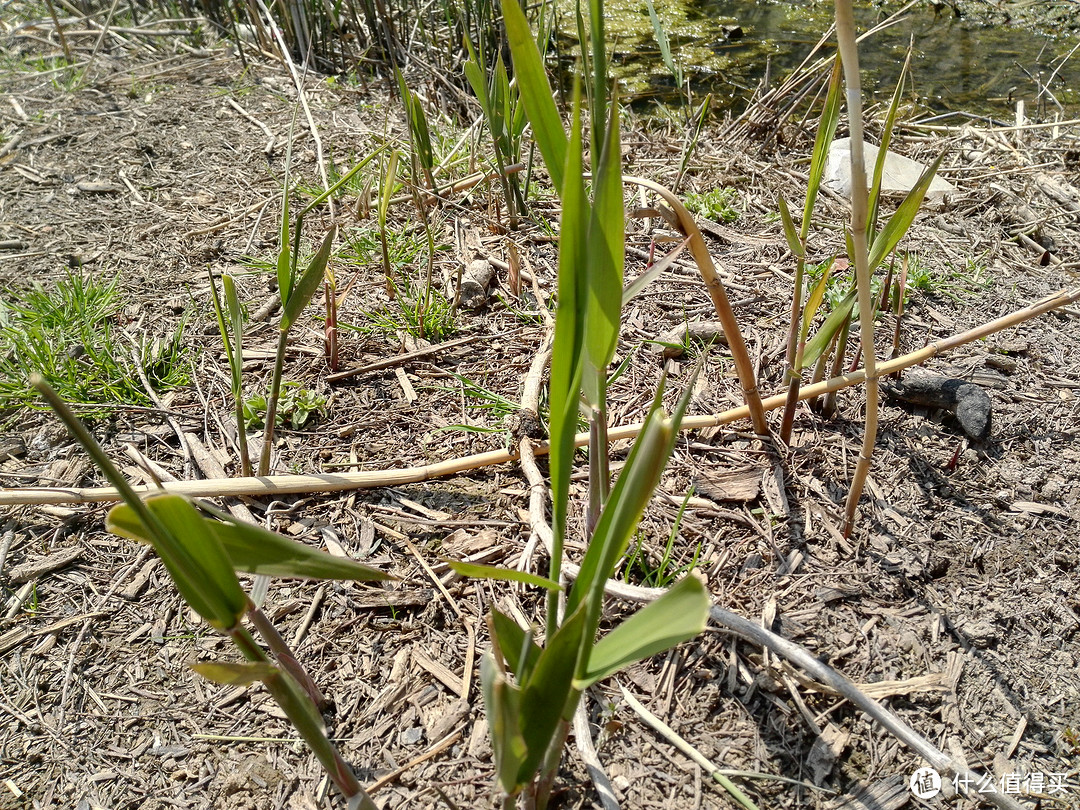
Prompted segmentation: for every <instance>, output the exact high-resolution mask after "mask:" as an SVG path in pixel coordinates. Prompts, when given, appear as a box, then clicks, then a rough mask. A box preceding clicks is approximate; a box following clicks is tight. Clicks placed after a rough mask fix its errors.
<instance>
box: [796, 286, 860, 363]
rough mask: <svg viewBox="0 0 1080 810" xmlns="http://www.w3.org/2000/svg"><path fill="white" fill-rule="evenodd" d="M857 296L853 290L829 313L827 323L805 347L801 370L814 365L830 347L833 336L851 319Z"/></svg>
mask: <svg viewBox="0 0 1080 810" xmlns="http://www.w3.org/2000/svg"><path fill="white" fill-rule="evenodd" d="M856 297H857V296H856V292H855V290H852V291H851V292H849V293H848V294H847V295H846V296H844V299H843V300H842V301H841V302H840V303H839V304H838V305H837V307H836V309H834V310H833V311H832V312H830V313H829V316H828V317H827V318H826V319H825V323H823V324H822V325H821V328H820V329H819V330H818V331H817V334H815V335H814V336H813V337H812V338H811V339H810V341H809V342H808V343H807V344H806V347H805V348H804V349H803V355H802V363H801V364H800V365H799V371H802V370H803V369H805V368H809V367H810V366H812V365H814V363H816V362H817V360H818V358H819V357H821V355H822V354H823V353H824V352H825V350H826V349H828V348H829V346H830V345H831V344H832V341H833V338H834V337H836V334H837V332H839V331H840V329H841V328H842V327H843V326H844V324H845V323H847V322H848V321H849V320H850V318H851V309H852V307H854V306H855V299H856Z"/></svg>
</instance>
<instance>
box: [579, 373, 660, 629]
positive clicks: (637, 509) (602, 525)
mask: <svg viewBox="0 0 1080 810" xmlns="http://www.w3.org/2000/svg"><path fill="white" fill-rule="evenodd" d="M660 388H661V389H662V388H663V386H662V385H661V386H660ZM670 431H671V423H670V422H669V421H668V420H667V418H666V417H665V415H664V413H663V410H662V409H661V407H660V406H659V402H657V401H654V403H653V407H652V409H651V410H650V412H649V415H648V417H647V418H646V420H645V427H644V428H643V429H642V431H641V433H639V434H638V438H637V440H636V441H635V442H634V446H633V448H632V449H631V450H630V455H629V457H628V458H627V460H626V464H625V466H624V467H623V470H622V472H621V473H620V475H619V478H618V480H616V482H615V486H614V488H613V489H612V491H611V494H610V496H609V497H608V501H607V503H606V504H605V505H604V510H603V512H601V514H600V520H599V521H598V522H597V525H596V529H595V530H594V532H593V536H592V539H591V540H590V542H589V548H588V550H587V551H586V552H585V557H584V559H583V560H582V562H581V570H580V571H579V572H578V576H577V579H576V580H575V581H574V585H573V587H572V588H571V589H570V595H569V597H568V599H567V605H566V610H567V611H568V612H572V611H574V610H576V609H577V607H578V605H579V604H581V603H582V602H583V601H585V600H586V599H588V600H589V601H595V602H596V609H597V610H598V609H599V599H600V597H602V596H603V585H604V580H606V579H607V578H608V577H609V576H610V575H611V572H612V569H613V568H614V566H615V562H616V561H617V560H618V559H619V557H621V556H622V555H623V553H624V552H625V551H626V548H627V545H628V544H629V542H630V538H631V537H632V536H633V534H634V531H635V530H636V529H637V525H638V521H639V520H640V519H641V515H642V513H643V512H644V511H645V506H646V505H647V504H648V503H649V501H650V500H651V499H652V496H653V490H655V488H656V484H657V483H658V482H659V480H660V473H661V472H662V471H663V469H664V465H665V464H666V462H667V457H666V456H665V455H664V453H665V451H666V450H667V446H668V439H669V438H670V436H669V433H670Z"/></svg>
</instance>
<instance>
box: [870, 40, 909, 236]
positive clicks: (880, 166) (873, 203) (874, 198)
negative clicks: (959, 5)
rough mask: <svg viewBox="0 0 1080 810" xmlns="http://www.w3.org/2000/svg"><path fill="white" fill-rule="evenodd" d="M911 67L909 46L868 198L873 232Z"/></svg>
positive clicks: (891, 104) (884, 130)
mask: <svg viewBox="0 0 1080 810" xmlns="http://www.w3.org/2000/svg"><path fill="white" fill-rule="evenodd" d="M910 67H911V46H910V45H909V46H908V50H907V56H906V57H905V58H904V64H903V67H901V68H900V77H899V78H898V79H897V80H896V89H895V90H894V91H893V96H892V101H890V102H889V111H888V112H887V113H886V114H885V127H884V129H883V130H882V132H881V145H880V146H879V147H878V154H877V160H875V161H874V176H873V179H872V180H871V181H870V196H869V198H868V200H867V203H866V204H867V215H866V227H867V229H868V231H869V233H870V234H871V236H872V235H873V234H876V233H877V220H878V201H879V200H880V198H881V177H882V175H883V174H884V173H885V160H886V158H887V157H888V155H889V146H890V144H891V143H892V133H893V128H894V127H895V126H896V117H897V115H898V114H899V112H900V97H901V94H902V93H903V90H904V79H905V78H907V73H908V70H909V68H910Z"/></svg>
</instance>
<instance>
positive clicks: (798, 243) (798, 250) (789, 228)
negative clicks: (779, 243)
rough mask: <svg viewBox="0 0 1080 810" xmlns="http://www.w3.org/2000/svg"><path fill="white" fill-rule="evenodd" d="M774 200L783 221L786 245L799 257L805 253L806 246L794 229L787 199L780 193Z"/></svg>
mask: <svg viewBox="0 0 1080 810" xmlns="http://www.w3.org/2000/svg"><path fill="white" fill-rule="evenodd" d="M776 202H777V203H778V204H779V205H780V221H781V222H783V223H784V237H785V238H786V239H787V243H788V247H789V248H791V252H792V253H794V254H795V255H796V256H798V257H799V258H800V259H801V258H802V257H803V256H804V255H805V254H806V248H805V247H804V246H803V243H802V240H801V239H800V238H799V232H798V231H796V230H795V222H794V221H793V220H792V219H791V210H790V209H789V208H788V204H787V200H785V199H784V195H783V194H781V195H780V196H779V197H777V198H776Z"/></svg>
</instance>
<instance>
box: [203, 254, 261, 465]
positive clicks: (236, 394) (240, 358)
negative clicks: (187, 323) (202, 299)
mask: <svg viewBox="0 0 1080 810" xmlns="http://www.w3.org/2000/svg"><path fill="white" fill-rule="evenodd" d="M207 275H208V276H209V277H210V296H211V300H212V301H213V302H214V315H216V316H217V322H218V330H219V331H220V332H221V340H222V343H223V344H224V345H225V359H226V360H227V361H228V363H229V372H230V375H231V383H232V396H233V405H234V409H235V414H236V444H237V447H238V448H239V451H240V470H241V475H243V476H244V477H247V476H249V475H251V455H250V454H249V453H248V443H247V430H246V429H245V426H246V422H247V420H246V419H245V417H244V378H243V374H244V372H243V366H244V314H243V311H242V310H241V309H240V301H239V299H238V298H237V297H236V282H234V281H233V278H232V276H230V275H228V274H225V275H222V277H221V287H222V290H223V291H224V294H225V307H224V308H223V307H222V306H221V296H220V295H218V288H217V285H216V284H215V283H214V274H213V272H211V271H210V270H207ZM226 314H228V320H227V321H226V318H225V315H226ZM230 329H232V341H231V342H230V340H229V330H230Z"/></svg>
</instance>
